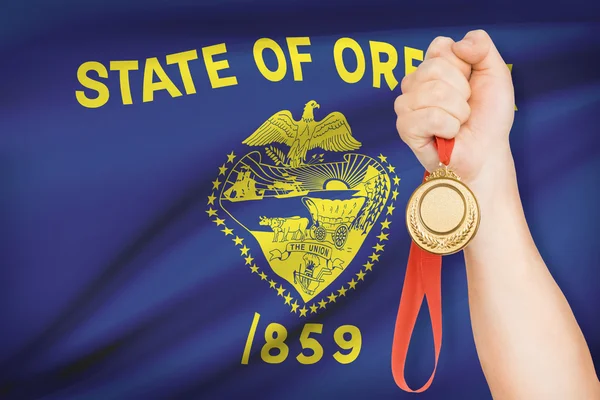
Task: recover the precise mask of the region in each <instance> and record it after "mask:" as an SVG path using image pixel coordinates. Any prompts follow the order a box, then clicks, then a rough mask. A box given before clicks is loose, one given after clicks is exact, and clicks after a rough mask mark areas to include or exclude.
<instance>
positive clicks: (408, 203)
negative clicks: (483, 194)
mask: <svg viewBox="0 0 600 400" xmlns="http://www.w3.org/2000/svg"><path fill="white" fill-rule="evenodd" d="M438 180H449V181H452V182H454V183H455V184H457V185H458V186H462V187H463V188H465V189H466V190H467V191H468V192H469V194H470V195H471V197H472V199H473V202H474V203H475V209H476V210H477V218H475V219H476V221H475V227H474V228H473V234H472V235H470V237H469V238H468V239H467V240H465V241H464V243H463V244H462V245H461V246H459V247H458V248H457V249H455V250H452V251H443V252H436V251H431V250H430V249H428V248H426V247H425V246H423V245H421V244H420V243H419V241H418V240H415V238H414V237H413V235H412V233H411V228H410V226H409V222H408V221H409V218H410V206H411V204H412V202H413V199H414V197H415V195H416V193H417V192H418V191H419V189H420V188H421V187H423V186H425V185H427V184H430V183H431V182H435V181H438ZM427 192H428V191H427ZM461 194H462V193H461ZM463 197H464V196H463ZM465 200H466V199H465ZM465 203H466V201H465ZM419 204H421V202H419ZM467 210H468V208H466V207H465V213H466V211H467ZM419 218H421V217H420V216H419ZM404 222H405V224H406V229H407V231H408V235H409V236H410V238H411V240H412V241H413V242H414V243H415V244H416V245H417V246H418V247H419V248H421V249H423V250H425V251H426V252H428V253H430V254H435V255H451V254H456V253H459V252H461V251H462V250H464V249H465V247H467V245H469V243H471V241H472V240H473V238H474V237H475V235H476V234H477V231H478V230H479V224H480V223H481V212H480V208H479V202H478V201H477V197H475V194H474V193H473V191H472V190H471V189H470V188H469V187H468V186H467V185H465V184H464V183H463V182H461V181H460V179H456V178H454V177H453V176H452V175H448V174H445V175H444V176H436V177H433V178H432V179H428V180H426V181H425V182H422V183H421V184H420V185H419V186H417V188H416V189H415V190H414V191H413V193H412V194H411V195H410V197H409V199H408V202H407V203H406V213H405V221H404ZM462 223H464V216H463V220H461V224H462ZM461 224H459V225H458V226H460V225H461ZM456 229H458V227H457V228H455V229H453V230H452V231H450V233H451V232H453V231H455V230H456ZM438 236H439V235H438Z"/></svg>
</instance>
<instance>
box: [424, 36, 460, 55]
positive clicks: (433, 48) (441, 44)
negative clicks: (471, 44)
mask: <svg viewBox="0 0 600 400" xmlns="http://www.w3.org/2000/svg"><path fill="white" fill-rule="evenodd" d="M453 42H454V41H453V40H452V39H450V38H449V37H446V36H438V37H436V38H435V39H433V40H432V41H431V44H430V45H429V48H428V49H427V52H428V53H429V56H431V57H436V56H439V55H440V54H441V52H442V50H444V49H446V48H449V47H451V46H452V43H453Z"/></svg>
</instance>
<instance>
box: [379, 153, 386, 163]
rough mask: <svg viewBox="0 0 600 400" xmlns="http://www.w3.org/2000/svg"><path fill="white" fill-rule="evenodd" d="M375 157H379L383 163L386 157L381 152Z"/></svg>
mask: <svg viewBox="0 0 600 400" xmlns="http://www.w3.org/2000/svg"><path fill="white" fill-rule="evenodd" d="M377 158H379V159H380V160H381V162H383V163H384V162H387V157H386V156H384V155H383V154H379V155H378V156H377Z"/></svg>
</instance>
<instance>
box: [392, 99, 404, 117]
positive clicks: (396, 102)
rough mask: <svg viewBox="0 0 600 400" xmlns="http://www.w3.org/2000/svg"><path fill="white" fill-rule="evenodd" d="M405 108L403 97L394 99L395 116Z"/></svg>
mask: <svg viewBox="0 0 600 400" xmlns="http://www.w3.org/2000/svg"><path fill="white" fill-rule="evenodd" d="M405 108H406V107H405V105H404V95H400V96H398V97H396V100H394V111H395V112H396V114H402V113H403V112H404V110H405Z"/></svg>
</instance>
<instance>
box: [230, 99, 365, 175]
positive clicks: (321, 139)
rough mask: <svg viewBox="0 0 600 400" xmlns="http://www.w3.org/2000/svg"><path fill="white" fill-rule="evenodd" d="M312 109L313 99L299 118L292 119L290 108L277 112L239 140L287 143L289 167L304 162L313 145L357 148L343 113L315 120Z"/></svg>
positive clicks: (256, 143)
mask: <svg viewBox="0 0 600 400" xmlns="http://www.w3.org/2000/svg"><path fill="white" fill-rule="evenodd" d="M315 108H320V105H319V104H318V103H317V102H316V101H314V100H311V101H309V102H308V103H306V104H305V105H304V111H303V112H302V117H301V118H300V120H299V121H295V120H294V117H293V116H292V113H291V112H290V111H288V110H282V111H279V112H277V113H275V114H273V115H272V116H271V117H269V119H267V120H266V121H265V122H264V123H263V124H262V125H261V126H260V127H259V128H258V129H257V130H256V131H255V132H254V133H253V134H252V135H250V136H249V137H248V138H247V139H246V140H244V141H243V142H242V143H243V144H246V145H248V146H264V145H266V144H270V143H281V144H284V145H287V146H289V147H290V149H289V151H288V153H287V160H286V161H287V162H286V164H287V165H289V166H290V167H299V166H301V165H303V164H304V163H305V161H306V154H307V153H308V152H309V151H310V150H313V149H316V148H321V149H323V150H326V151H336V152H340V151H351V150H357V149H359V148H360V146H361V143H360V142H359V141H358V140H356V139H355V138H354V137H353V136H352V130H351V129H350V125H348V121H346V117H344V115H343V114H342V113H340V112H337V111H334V112H332V113H330V114H329V115H327V116H326V117H325V118H323V119H322V120H321V121H316V120H315V115H314V110H315Z"/></svg>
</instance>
